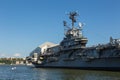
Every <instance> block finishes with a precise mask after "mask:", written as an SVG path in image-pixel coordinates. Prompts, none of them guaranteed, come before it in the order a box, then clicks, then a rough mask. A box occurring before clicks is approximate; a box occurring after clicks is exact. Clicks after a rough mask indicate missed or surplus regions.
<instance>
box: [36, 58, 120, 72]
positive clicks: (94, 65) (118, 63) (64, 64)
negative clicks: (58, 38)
mask: <svg viewBox="0 0 120 80" xmlns="http://www.w3.org/2000/svg"><path fill="white" fill-rule="evenodd" d="M34 65H35V67H36V68H74V69H87V70H114V71H120V58H119V57H118V58H101V59H92V60H85V61H83V60H81V59H76V60H73V61H63V60H61V61H59V62H50V63H46V64H37V63H34Z"/></svg>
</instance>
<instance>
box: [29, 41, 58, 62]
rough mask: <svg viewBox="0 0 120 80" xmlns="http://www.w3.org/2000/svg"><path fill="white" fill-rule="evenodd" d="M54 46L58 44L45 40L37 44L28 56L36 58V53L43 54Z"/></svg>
mask: <svg viewBox="0 0 120 80" xmlns="http://www.w3.org/2000/svg"><path fill="white" fill-rule="evenodd" d="M55 46H59V45H58V44H54V43H51V42H45V43H43V44H42V45H40V46H38V47H37V48H36V49H34V50H33V51H32V52H31V53H30V57H32V58H35V60H36V58H37V55H39V54H41V55H44V54H45V53H46V51H47V49H48V48H51V47H55Z"/></svg>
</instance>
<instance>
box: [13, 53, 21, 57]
mask: <svg viewBox="0 0 120 80" xmlns="http://www.w3.org/2000/svg"><path fill="white" fill-rule="evenodd" d="M13 56H14V57H20V56H21V54H20V53H16V54H14V55H13Z"/></svg>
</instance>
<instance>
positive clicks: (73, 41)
mask: <svg viewBox="0 0 120 80" xmlns="http://www.w3.org/2000/svg"><path fill="white" fill-rule="evenodd" d="M69 15H70V16H69V18H70V19H71V20H72V28H71V27H69V26H67V23H66V21H64V26H65V29H64V33H65V37H64V39H63V40H62V42H61V43H60V45H61V46H62V47H63V49H71V48H72V49H74V48H85V47H86V43H87V41H88V40H87V38H85V37H84V36H83V35H82V27H83V23H80V22H79V27H75V26H74V23H75V22H76V18H75V16H77V13H76V12H71V13H70V14H69Z"/></svg>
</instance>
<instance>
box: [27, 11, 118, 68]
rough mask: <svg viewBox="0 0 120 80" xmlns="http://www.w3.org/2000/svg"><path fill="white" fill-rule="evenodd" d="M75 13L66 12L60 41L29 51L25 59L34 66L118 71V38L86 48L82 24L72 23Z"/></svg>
mask: <svg viewBox="0 0 120 80" xmlns="http://www.w3.org/2000/svg"><path fill="white" fill-rule="evenodd" d="M77 16H78V13H77V12H70V13H69V19H70V20H71V24H72V25H71V27H70V26H68V25H67V22H66V21H63V24H64V26H65V29H64V34H65V37H64V38H63V40H62V41H61V42H60V44H54V43H50V42H46V43H44V44H42V45H41V46H39V47H37V48H36V49H35V50H34V51H32V52H31V53H30V56H29V57H27V60H28V61H30V62H32V63H33V64H34V66H35V67H38V68H40V67H43V68H46V67H47V68H76V69H98V70H120V39H113V38H112V37H110V41H109V42H108V43H106V44H98V45H96V46H91V47H87V46H86V44H87V42H88V39H87V37H84V36H83V33H82V29H83V26H84V24H83V23H81V22H79V23H78V25H79V26H75V24H74V23H75V22H77V21H76V17H77Z"/></svg>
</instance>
